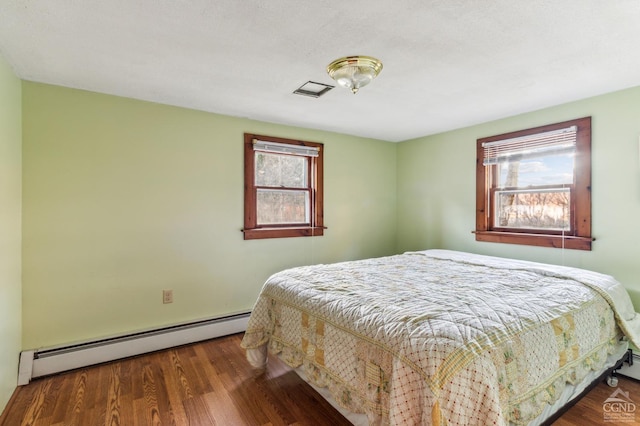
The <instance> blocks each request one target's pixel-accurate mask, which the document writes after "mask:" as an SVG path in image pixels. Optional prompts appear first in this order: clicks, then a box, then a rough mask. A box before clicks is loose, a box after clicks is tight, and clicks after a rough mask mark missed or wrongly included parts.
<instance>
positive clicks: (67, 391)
mask: <svg viewBox="0 0 640 426" xmlns="http://www.w3.org/2000/svg"><path fill="white" fill-rule="evenodd" d="M241 338H242V335H241V334H237V335H233V336H228V337H222V338H219V339H214V340H210V341H206V342H202V343H197V344H193V345H189V346H184V347H180V348H175V349H170V350H166V351H161V352H157V353H153V354H148V355H143V356H139V357H134V358H130V359H126V360H122V361H116V362H112V363H108V364H104V365H99V366H95V367H90V368H84V369H79V370H75V371H71V372H68V373H63V374H59V375H55V376H51V377H47V378H42V379H37V380H34V381H32V382H31V383H30V384H29V385H27V386H21V387H19V388H18V389H17V390H16V392H15V394H14V396H13V398H12V399H11V401H10V402H9V405H8V406H7V408H6V409H5V412H4V413H3V417H2V418H0V426H18V425H55V426H62V425H64V426H72V425H77V426H88V425H109V426H115V425H123V426H128V425H178V426H183V425H192V426H199V425H273V426H276V425H318V426H321V425H338V426H339V425H349V424H350V423H349V422H348V421H347V420H346V419H345V418H344V417H342V416H341V415H340V414H339V413H338V412H337V411H335V410H334V409H333V408H332V407H331V406H330V405H329V404H328V403H327V402H326V401H324V399H322V398H321V397H320V396H319V395H318V394H317V393H316V392H315V391H314V390H313V389H312V388H311V387H310V386H308V385H307V384H306V383H304V382H303V381H302V380H300V378H299V377H298V376H297V375H296V374H295V373H294V372H292V371H291V370H290V368H289V367H287V366H286V365H284V364H283V363H282V362H281V361H279V360H278V359H277V358H275V357H272V358H271V359H270V361H269V366H268V368H267V371H266V373H265V374H256V372H255V371H254V370H253V369H252V368H251V367H250V366H249V364H248V363H247V362H246V360H245V358H244V351H243V350H242V349H241V348H240V340H241ZM619 386H620V388H621V389H623V390H624V391H626V392H629V393H630V395H632V396H635V397H636V398H637V399H638V400H639V405H640V384H639V383H637V382H634V381H630V380H625V379H621V380H620V384H619ZM612 392H613V389H612V388H610V387H608V386H606V385H605V384H601V385H599V386H598V387H597V388H595V389H594V390H593V391H592V392H590V393H589V395H587V397H585V398H584V399H583V400H582V401H580V403H578V405H576V406H575V407H573V408H572V409H571V410H570V411H568V412H567V413H566V414H565V415H564V416H563V417H562V418H561V419H560V420H558V421H557V422H556V423H555V425H557V426H570V425H580V426H589V425H602V424H607V425H614V424H615V423H605V422H604V420H603V408H602V404H603V403H604V401H605V399H606V398H607V397H609V395H611V393H612ZM632 399H633V397H632ZM637 424H640V414H638V423H637ZM625 425H629V423H625Z"/></svg>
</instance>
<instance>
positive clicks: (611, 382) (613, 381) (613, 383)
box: [607, 376, 618, 388]
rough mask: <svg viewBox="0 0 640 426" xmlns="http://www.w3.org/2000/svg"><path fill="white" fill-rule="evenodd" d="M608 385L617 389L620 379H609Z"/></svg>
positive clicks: (614, 377)
mask: <svg viewBox="0 0 640 426" xmlns="http://www.w3.org/2000/svg"><path fill="white" fill-rule="evenodd" d="M607 384H608V385H609V386H610V387H612V388H615V387H616V386H618V378H617V377H616V376H609V377H607Z"/></svg>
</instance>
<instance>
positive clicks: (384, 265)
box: [242, 250, 640, 426]
mask: <svg viewBox="0 0 640 426" xmlns="http://www.w3.org/2000/svg"><path fill="white" fill-rule="evenodd" d="M639 330H640V318H639V316H638V315H637V314H636V313H635V311H634V308H633V306H632V304H631V301H630V299H629V296H628V294H627V292H626V291H625V289H624V287H623V286H622V285H621V284H620V283H618V282H617V281H616V280H615V279H613V278H612V277H610V276H608V275H603V274H599V273H596V272H592V271H587V270H583V269H577V268H569V267H561V266H554V265H547V264H540V263H533V262H526V261H516V260H510V259H503V258H497V257H489V256H481V255H475V254H470V253H463V252H455V251H447V250H426V251H420V252H407V253H404V254H400V255H395V256H388V257H381V258H374V259H366V260H359V261H350V262H342V263H335V264H328V265H313V266H305V267H298V268H292V269H288V270H285V271H282V272H279V273H276V274H274V275H272V276H271V277H270V278H269V279H268V280H267V282H266V283H265V284H264V286H263V288H262V290H261V293H260V295H259V297H258V300H257V302H256V304H255V306H254V309H253V311H252V313H251V317H250V319H249V323H248V326H247V331H246V333H245V335H244V338H243V341H242V346H243V347H244V348H245V349H246V351H247V359H248V360H249V362H250V363H251V364H252V365H253V366H254V367H255V368H264V367H265V366H266V361H267V351H271V352H272V353H276V354H278V356H279V357H280V358H281V359H282V360H284V361H285V362H286V363H287V364H288V365H290V366H292V367H293V368H296V369H297V371H299V372H300V373H301V375H302V376H303V377H305V380H307V381H309V383H311V384H312V385H314V386H315V387H316V388H317V389H321V390H323V393H324V395H325V396H327V397H329V398H330V400H331V402H332V403H333V404H334V405H336V406H337V407H340V408H341V409H342V411H343V412H346V413H351V414H353V415H352V416H351V417H348V418H349V419H351V420H352V422H354V423H358V422H360V423H362V424H370V425H379V424H380V425H387V424H392V425H400V424H416V425H436V426H443V425H489V424H496V425H511V424H513V425H530V424H531V425H533V424H540V423H542V422H544V421H545V420H546V419H548V418H549V417H550V416H552V415H553V414H554V412H555V411H557V410H558V409H559V408H560V407H561V406H563V405H564V404H565V403H566V402H568V401H569V400H570V399H571V398H574V397H575V395H576V394H578V393H579V392H580V391H581V390H582V389H584V387H585V386H586V385H587V384H589V383H590V382H591V381H593V380H594V379H595V378H596V377H598V375H599V374H600V373H601V372H602V371H604V370H605V369H607V368H609V367H611V366H612V365H613V363H615V362H616V361H617V360H618V359H620V358H621V357H623V355H624V354H625V352H626V351H627V347H628V343H629V341H631V342H633V343H634V344H635V345H637V344H638V338H637V336H638V335H640V333H639Z"/></svg>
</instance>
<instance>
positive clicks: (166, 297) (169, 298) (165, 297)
mask: <svg viewBox="0 0 640 426" xmlns="http://www.w3.org/2000/svg"><path fill="white" fill-rule="evenodd" d="M162 303H173V290H162Z"/></svg>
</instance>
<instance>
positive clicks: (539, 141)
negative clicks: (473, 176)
mask: <svg viewBox="0 0 640 426" xmlns="http://www.w3.org/2000/svg"><path fill="white" fill-rule="evenodd" d="M577 130H578V128H577V127H576V126H571V127H567V128H564V129H558V130H552V131H549V132H542V133H536V134H533V135H527V136H520V137H517V138H511V139H503V140H498V141H493V142H485V143H483V144H482V147H483V148H484V159H483V164H484V165H485V166H491V165H494V164H500V163H504V162H509V161H520V160H523V159H530V158H536V157H541V156H547V155H554V154H563V153H572V152H574V151H575V148H576V132H577Z"/></svg>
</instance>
